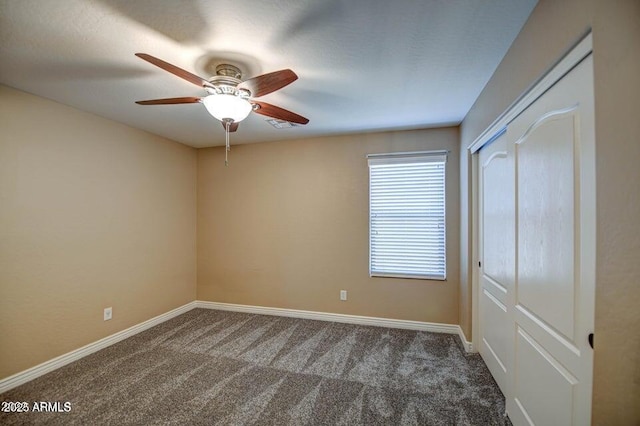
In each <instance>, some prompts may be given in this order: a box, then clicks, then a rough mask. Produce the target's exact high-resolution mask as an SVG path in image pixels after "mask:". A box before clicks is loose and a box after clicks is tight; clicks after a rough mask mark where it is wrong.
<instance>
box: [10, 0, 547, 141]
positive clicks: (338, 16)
mask: <svg viewBox="0 0 640 426" xmlns="http://www.w3.org/2000/svg"><path fill="white" fill-rule="evenodd" d="M535 3H536V1H535V0H396V1H389V0H368V1H367V0H270V1H266V0H0V82H1V83H3V84H6V85H8V86H12V87H15V88H18V89H21V90H24V91H26V92H30V93H34V94H36V95H39V96H43V97H45V98H49V99H53V100H55V101H58V102H60V103H63V104H66V105H70V106H73V107H76V108H78V109H81V110H84V111H88V112H91V113H94V114H97V115H99V116H102V117H106V118H109V119H112V120H115V121H119V122H122V123H125V124H128V125H131V126H133V127H137V128H140V129H144V130H147V131H149V132H151V133H155V134H158V135H162V136H165V137H167V138H170V139H173V140H176V141H178V142H181V143H184V144H186V145H190V146H194V147H205V146H214V145H223V144H224V130H223V128H222V126H221V125H220V123H219V122H217V121H216V120H215V119H214V118H213V117H211V116H210V115H209V114H208V113H207V112H206V110H205V108H204V106H203V105H200V104H188V105H167V106H164V105H163V106H140V105H136V104H135V103H134V102H135V101H136V100H144V99H155V98H169V97H182V96H202V95H204V94H205V93H204V90H202V89H201V88H198V87H197V86H194V85H192V84H190V83H188V82H186V81H184V80H182V79H180V78H178V77H176V76H174V75H172V74H169V73H168V72H165V71H163V70H161V69H160V68H157V67H155V66H153V65H151V64H149V63H147V62H145V61H143V60H141V59H139V58H137V57H135V56H134V53H136V52H143V53H148V54H150V55H153V56H156V57H159V58H161V59H163V60H165V61H167V62H170V63H172V64H174V65H177V66H179V67H181V68H184V69H186V70H187V71H190V72H193V73H195V74H197V75H200V76H201V77H204V78H209V77H210V76H211V75H212V74H214V72H212V71H210V70H209V69H207V66H206V65H207V63H211V62H214V63H215V62H216V60H217V59H218V58H223V59H228V60H230V61H228V62H231V63H235V64H237V65H240V66H241V67H242V68H243V69H244V70H245V71H246V74H247V75H245V76H243V78H244V79H247V78H249V77H253V76H255V75H259V74H263V73H267V72H271V71H276V70H280V69H283V68H291V69H292V70H294V71H295V72H296V73H297V74H298V76H299V79H298V80H297V81H295V82H294V83H292V84H291V85H289V86H287V87H285V88H283V89H281V90H279V91H277V92H274V93H272V94H269V95H266V96H264V97H262V98H260V100H262V101H266V102H269V103H272V104H275V105H278V106H280V107H283V108H285V109H289V110H291V111H294V112H296V113H298V114H301V115H303V116H305V117H307V118H309V119H310V123H309V124H308V125H306V126H300V127H294V128H290V129H281V130H277V129H274V128H272V127H271V126H270V125H269V124H268V123H266V122H265V119H266V117H264V116H261V115H258V114H251V115H250V116H249V118H247V119H246V120H245V121H243V122H242V123H240V128H239V130H238V131H237V132H236V133H233V134H232V136H231V141H232V144H238V143H251V142H261V141H269V140H281V139H292V138H301V137H310V136H320V135H332V134H347V133H352V132H369V131H382V130H398V129H415V128H426V127H436V126H443V125H450V124H458V123H460V122H461V121H462V119H463V118H464V116H465V115H466V113H467V112H468V111H469V109H470V108H471V106H472V105H473V103H474V101H475V100H476V98H477V97H478V95H479V94H480V92H481V91H482V88H483V87H484V85H485V84H486V83H487V81H488V80H489V78H490V77H491V74H492V73H493V72H494V70H495V68H496V67H497V65H498V64H499V62H500V61H501V59H502V57H503V56H504V54H505V53H506V51H507V49H508V48H509V46H510V45H511V43H512V42H513V40H514V38H515V37H516V35H517V34H518V32H519V31H520V29H521V28H522V26H523V25H524V22H525V21H526V19H527V17H528V16H529V14H530V13H531V10H532V9H533V7H534V6H535ZM36 119H37V118H36Z"/></svg>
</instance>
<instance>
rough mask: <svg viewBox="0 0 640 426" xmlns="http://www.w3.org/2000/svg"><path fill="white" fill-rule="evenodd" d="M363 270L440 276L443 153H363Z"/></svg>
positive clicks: (373, 273)
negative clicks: (365, 167) (365, 254)
mask: <svg viewBox="0 0 640 426" xmlns="http://www.w3.org/2000/svg"><path fill="white" fill-rule="evenodd" d="M368 158H369V274H370V275H371V276H382V277H403V278H423V279H438V280H444V279H445V278H446V253H445V165H446V160H447V156H446V153H443V152H438V153H435V152H434V153H406V154H388V155H369V156H368Z"/></svg>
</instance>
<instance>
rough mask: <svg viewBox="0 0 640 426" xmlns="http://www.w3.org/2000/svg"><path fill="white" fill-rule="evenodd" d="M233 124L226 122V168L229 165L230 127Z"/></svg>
mask: <svg viewBox="0 0 640 426" xmlns="http://www.w3.org/2000/svg"><path fill="white" fill-rule="evenodd" d="M230 124H231V122H230V121H229V120H225V121H224V133H225V149H224V166H225V167H227V166H228V165H229V126H230Z"/></svg>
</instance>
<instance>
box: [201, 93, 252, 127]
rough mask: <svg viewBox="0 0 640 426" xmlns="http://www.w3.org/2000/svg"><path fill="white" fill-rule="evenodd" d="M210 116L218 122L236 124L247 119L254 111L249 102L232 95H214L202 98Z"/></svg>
mask: <svg viewBox="0 0 640 426" xmlns="http://www.w3.org/2000/svg"><path fill="white" fill-rule="evenodd" d="M202 103H203V104H204V106H205V108H207V111H209V114H211V115H212V116H214V117H215V118H216V119H217V120H220V121H224V120H232V121H233V122H234V123H239V122H240V121H242V120H244V119H245V118H247V116H248V115H249V113H250V112H251V110H252V106H251V104H250V103H249V101H248V100H246V99H244V98H241V97H239V96H236V95H231V94H214V95H209V96H206V97H204V98H202Z"/></svg>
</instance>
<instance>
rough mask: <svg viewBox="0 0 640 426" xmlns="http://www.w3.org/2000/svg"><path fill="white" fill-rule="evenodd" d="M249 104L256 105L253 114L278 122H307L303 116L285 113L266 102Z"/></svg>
mask: <svg viewBox="0 0 640 426" xmlns="http://www.w3.org/2000/svg"><path fill="white" fill-rule="evenodd" d="M251 103H252V104H253V105H258V108H257V109H254V110H253V112H257V113H258V114H262V115H266V116H267V117H273V118H278V119H280V120H284V121H288V122H290V123H297V124H307V123H308V122H309V119H308V118H304V117H303V116H301V115H298V114H296V113H295V112H291V111H287V110H286V109H284V108H280V107H277V106H275V105H271V104H268V103H266V102H259V101H251Z"/></svg>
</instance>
